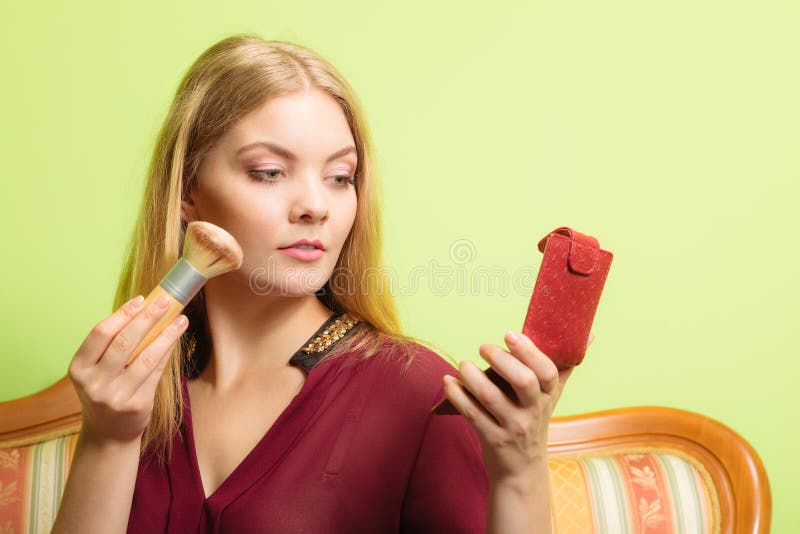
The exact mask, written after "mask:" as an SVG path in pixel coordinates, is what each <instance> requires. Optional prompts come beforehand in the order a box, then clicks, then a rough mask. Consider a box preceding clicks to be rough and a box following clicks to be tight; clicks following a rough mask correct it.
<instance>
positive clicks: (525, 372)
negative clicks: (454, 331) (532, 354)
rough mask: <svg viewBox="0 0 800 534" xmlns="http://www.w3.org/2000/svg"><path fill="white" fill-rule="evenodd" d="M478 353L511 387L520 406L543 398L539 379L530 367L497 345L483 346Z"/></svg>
mask: <svg viewBox="0 0 800 534" xmlns="http://www.w3.org/2000/svg"><path fill="white" fill-rule="evenodd" d="M478 352H479V353H480V355H481V357H482V358H483V359H484V360H486V361H487V362H489V365H491V366H492V369H494V370H495V371H496V372H497V374H499V375H500V376H501V377H503V378H504V379H505V380H506V381H507V382H508V383H509V384H510V385H511V387H512V388H513V389H514V392H515V393H516V394H517V399H518V401H519V405H520V406H523V407H528V406H532V405H533V404H535V403H536V401H537V400H538V399H539V397H540V396H541V390H540V388H539V379H538V378H537V376H536V375H535V374H534V372H533V371H532V370H531V369H530V368H529V367H528V366H526V365H525V364H524V363H522V362H521V361H520V360H518V359H517V358H515V357H514V356H512V355H511V354H509V353H508V352H506V351H505V350H503V349H502V348H500V347H498V346H497V345H491V344H484V345H481V346H480V348H479V349H478Z"/></svg>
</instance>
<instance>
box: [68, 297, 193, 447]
mask: <svg viewBox="0 0 800 534" xmlns="http://www.w3.org/2000/svg"><path fill="white" fill-rule="evenodd" d="M159 299H164V300H168V299H167V297H164V296H162V297H159ZM159 299H155V300H153V301H152V302H150V303H148V305H147V306H146V307H144V309H143V301H144V298H143V297H142V296H141V295H140V296H138V297H137V298H134V299H131V300H129V301H128V302H126V303H125V304H123V305H122V306H121V307H120V308H119V309H118V310H117V311H115V312H114V313H112V314H111V315H109V316H108V317H106V318H105V319H103V320H102V321H100V322H99V323H97V325H95V327H94V328H93V329H92V330H91V332H89V335H88V336H86V339H84V340H83V343H82V344H81V346H80V347H79V348H78V351H77V352H76V353H75V356H74V357H73V358H72V362H71V363H70V365H69V378H70V380H71V381H72V383H73V385H74V386H75V390H76V391H77V393H78V397H79V398H80V401H81V404H82V406H83V425H82V429H81V432H82V433H83V434H85V435H86V437H89V438H90V439H92V440H95V441H100V442H104V443H112V442H115V443H127V442H134V441H139V440H141V437H142V435H143V434H144V430H145V428H146V427H147V423H148V422H149V421H150V416H151V414H152V411H153V401H154V398H155V392H156V387H157V386H158V382H159V380H160V378H161V374H162V372H163V371H164V368H165V367H166V365H167V362H168V360H169V357H168V356H169V355H170V354H171V353H172V349H173V347H174V345H175V343H176V342H177V341H178V340H179V339H180V336H181V334H183V331H184V330H186V327H187V325H188V324H189V322H188V319H187V318H186V316H184V315H178V317H176V318H175V319H174V320H173V321H172V322H171V323H170V324H169V325H168V326H167V327H166V328H165V329H164V330H163V331H162V332H161V333H160V334H159V335H158V336H157V337H156V338H155V339H153V341H152V342H151V343H150V344H149V345H147V346H146V347H145V348H144V350H142V352H141V353H140V354H139V355H138V356H137V358H136V359H135V360H134V361H133V362H132V363H131V364H130V365H129V366H127V367H126V366H125V363H126V362H127V361H128V358H129V357H130V356H131V354H132V353H133V350H134V349H135V348H136V347H137V346H138V345H139V343H140V342H141V341H142V339H144V337H145V336H146V335H147V333H148V332H149V331H150V329H151V328H153V326H154V325H155V324H156V322H158V320H159V319H160V318H161V317H162V316H163V315H164V313H165V312H166V311H167V309H168V308H169V304H168V303H167V304H165V305H164V306H163V307H159Z"/></svg>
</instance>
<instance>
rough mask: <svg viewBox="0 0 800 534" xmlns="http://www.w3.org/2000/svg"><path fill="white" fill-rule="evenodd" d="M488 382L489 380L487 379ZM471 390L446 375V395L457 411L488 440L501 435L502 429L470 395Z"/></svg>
mask: <svg viewBox="0 0 800 534" xmlns="http://www.w3.org/2000/svg"><path fill="white" fill-rule="evenodd" d="M487 380H488V379H487ZM468 391H469V390H467V388H466V387H465V386H464V385H463V384H462V383H461V382H459V381H458V380H457V379H456V378H454V377H452V376H450V375H445V377H444V393H445V395H446V396H447V398H448V399H449V400H450V403H451V404H452V405H453V406H455V408H456V410H458V412H459V413H460V414H461V415H463V416H464V418H465V419H466V420H467V421H469V423H470V424H471V425H472V426H474V427H475V430H477V431H478V433H479V434H480V435H481V436H483V437H484V438H486V439H489V438H491V436H496V435H499V434H500V432H502V429H501V428H500V427H499V426H498V424H497V422H496V421H495V420H494V419H493V417H492V416H491V415H490V414H489V413H488V412H487V411H486V410H485V409H484V408H483V407H482V406H481V405H480V403H479V402H478V401H477V400H476V399H475V398H474V396H471V395H470V394H469V393H468Z"/></svg>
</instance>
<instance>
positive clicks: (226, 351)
mask: <svg viewBox="0 0 800 534" xmlns="http://www.w3.org/2000/svg"><path fill="white" fill-rule="evenodd" d="M204 291H205V305H206V314H207V317H208V327H209V331H210V334H211V339H212V340H213V343H212V350H211V356H210V360H209V362H208V365H207V366H206V367H205V369H203V372H202V373H201V375H200V377H199V378H200V379H201V380H202V381H203V382H204V383H206V384H207V385H208V386H210V387H212V388H213V389H214V390H216V391H224V390H230V389H231V388H235V387H237V384H241V383H242V382H243V381H246V379H247V378H248V377H252V376H255V375H258V374H261V375H263V374H264V373H268V374H276V373H280V372H281V371H285V370H287V368H290V367H291V366H290V364H289V360H290V359H291V357H292V356H293V355H294V354H295V352H297V351H298V350H299V349H300V348H301V347H302V346H303V344H304V343H305V342H306V341H307V340H308V339H309V338H310V337H311V336H312V335H313V334H314V332H316V331H317V329H318V328H319V327H320V326H322V324H323V323H324V322H325V321H326V320H327V319H329V318H330V317H331V315H333V312H332V311H331V310H329V309H328V308H327V307H326V306H325V305H324V304H322V302H320V301H319V299H318V298H317V297H316V296H315V295H303V296H296V297H291V296H281V295H278V296H273V295H258V294H256V293H254V292H253V291H251V290H250V289H249V288H244V289H242V288H241V286H236V285H235V284H234V283H231V282H230V281H228V280H226V279H225V277H224V276H219V277H216V278H212V279H210V280H209V281H208V282H206V284H205V289H204Z"/></svg>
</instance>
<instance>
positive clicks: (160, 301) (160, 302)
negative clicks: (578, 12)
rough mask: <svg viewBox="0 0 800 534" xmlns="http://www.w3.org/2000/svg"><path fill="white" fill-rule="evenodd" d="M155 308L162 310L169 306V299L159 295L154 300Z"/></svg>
mask: <svg viewBox="0 0 800 534" xmlns="http://www.w3.org/2000/svg"><path fill="white" fill-rule="evenodd" d="M156 306H157V307H158V308H160V309H162V310H163V309H164V308H166V307H167V306H169V297H167V296H166V295H161V296H160V297H158V298H157V299H156Z"/></svg>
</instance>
